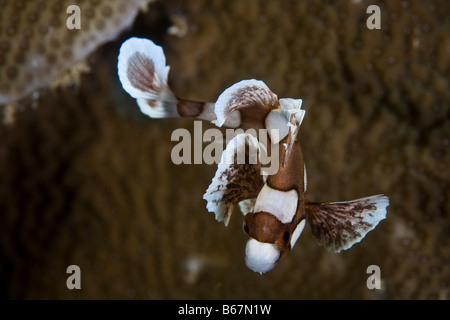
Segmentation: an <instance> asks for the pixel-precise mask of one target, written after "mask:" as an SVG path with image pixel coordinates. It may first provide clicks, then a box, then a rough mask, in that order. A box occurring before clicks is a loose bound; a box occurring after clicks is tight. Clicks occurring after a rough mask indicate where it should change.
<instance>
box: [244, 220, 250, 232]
mask: <svg viewBox="0 0 450 320" xmlns="http://www.w3.org/2000/svg"><path fill="white" fill-rule="evenodd" d="M244 232H245V233H247V234H249V232H248V225H247V222H245V221H244Z"/></svg>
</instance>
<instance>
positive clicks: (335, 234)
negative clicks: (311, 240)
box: [305, 195, 389, 252]
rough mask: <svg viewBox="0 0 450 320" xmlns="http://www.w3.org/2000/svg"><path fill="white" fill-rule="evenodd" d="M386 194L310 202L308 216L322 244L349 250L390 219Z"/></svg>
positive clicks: (306, 208) (337, 249)
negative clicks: (349, 199)
mask: <svg viewBox="0 0 450 320" xmlns="http://www.w3.org/2000/svg"><path fill="white" fill-rule="evenodd" d="M388 205H389V198H388V197H386V196H384V195H376V196H372V197H367V198H362V199H358V200H353V201H347V202H332V203H306V206H305V210H306V217H307V221H308V222H309V223H310V225H311V231H312V233H313V235H314V237H316V239H317V240H318V241H319V243H320V244H322V245H323V246H325V247H326V248H328V249H333V250H334V251H335V252H339V251H341V250H347V249H349V248H350V247H351V246H352V245H354V244H355V243H358V242H360V241H361V240H362V239H363V238H364V237H365V235H366V234H367V233H368V232H369V231H371V230H372V229H374V228H375V227H376V226H377V224H378V223H379V222H380V221H381V220H383V219H385V218H386V207H387V206H388Z"/></svg>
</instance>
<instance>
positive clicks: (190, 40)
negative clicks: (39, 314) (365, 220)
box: [0, 0, 450, 299]
mask: <svg viewBox="0 0 450 320" xmlns="http://www.w3.org/2000/svg"><path fill="white" fill-rule="evenodd" d="M0 2H1V1H0ZM375 3H376V4H378V5H379V6H380V9H381V19H382V21H381V29H380V30H369V29H368V28H367V27H366V19H367V17H368V16H369V15H368V14H367V13H366V8H367V6H368V5H369V4H374V3H373V1H370V2H368V1H364V0H361V1H324V0H322V1H319V0H317V1H250V0H240V1H226V0H217V1H206V0H190V1H183V2H179V1H165V2H163V3H157V4H152V5H150V7H149V11H148V12H147V13H145V14H141V15H140V16H139V17H138V19H137V21H136V22H135V24H134V27H133V28H132V29H131V30H129V31H127V33H126V34H124V35H122V36H121V37H120V38H119V39H117V40H116V41H115V42H113V43H111V44H108V45H106V46H103V47H101V48H100V49H99V50H97V52H96V53H95V54H94V55H92V56H91V58H90V59H89V64H90V67H91V70H92V71H91V73H90V74H87V75H83V76H82V78H81V83H80V86H79V87H69V88H61V89H57V90H49V91H45V92H43V93H42V94H41V95H40V97H39V98H38V99H37V100H36V101H34V102H33V103H32V104H29V105H25V106H23V108H22V109H21V111H19V112H18V113H17V114H16V115H15V122H14V124H12V125H2V126H1V127H0V172H1V176H2V179H1V182H0V212H1V215H0V276H1V278H0V279H1V280H0V286H1V293H2V296H4V297H7V298H231V299H241V298H275V299H283V298H287V299H320V298H331V299H333V298H338V299H342V298H344V299H380V298H386V299H405V298H407V299H418V298H421V299H448V298H449V297H450V250H449V247H450V202H449V200H448V199H449V198H450V185H449V183H450V168H449V166H450V90H449V88H450V78H449V74H450V36H449V34H448V30H450V20H449V16H450V3H449V2H448V1H446V0H441V1H439V0H434V1H419V0H416V1H412V0H411V1H406V0H405V1H385V2H382V1H375ZM173 23H175V24H176V25H177V27H178V29H179V30H181V31H183V32H181V31H180V32H179V33H176V34H178V36H177V35H170V34H168V33H167V32H166V30H167V28H168V27H170V25H171V24H173ZM172 30H173V29H172ZM172 33H173V32H172ZM130 36H144V37H148V38H151V39H153V40H155V41H156V42H157V43H159V44H162V45H163V47H164V48H165V51H166V53H167V60H168V63H169V64H170V65H171V67H172V68H171V73H170V82H171V84H172V85H173V88H174V91H175V93H176V94H177V95H179V96H182V97H184V98H190V99H199V100H215V99H216V98H217V96H218V95H219V94H220V93H221V92H222V91H223V90H224V89H225V88H227V87H228V86H229V85H231V84H232V83H234V82H236V81H238V80H241V79H246V78H258V79H261V80H263V81H265V82H266V84H267V85H268V86H269V87H270V88H271V89H272V90H273V91H274V92H275V93H277V94H278V96H279V97H292V98H303V106H304V108H305V109H306V110H307V112H306V117H305V119H304V121H303V124H302V127H301V131H300V142H301V144H302V149H303V152H304V158H305V162H306V167H307V172H308V192H307V197H308V198H310V199H311V200H314V201H343V200H350V199H355V198H358V197H363V196H368V195H372V194H378V193H384V194H386V195H388V196H389V197H390V200H391V205H390V206H389V207H388V215H387V219H386V220H384V221H382V222H381V223H380V225H379V226H378V227H377V228H376V229H375V230H374V231H372V232H371V233H369V234H368V235H367V236H366V238H365V239H364V240H363V241H362V242H361V243H360V244H357V245H355V246H354V247H352V248H351V249H350V250H348V251H345V252H343V253H340V254H334V253H332V252H328V251H326V250H325V249H324V248H323V247H320V246H318V245H317V243H316V241H315V240H314V239H313V238H312V236H311V232H310V229H309V227H306V228H305V230H304V231H303V234H302V235H301V237H300V239H299V241H298V242H297V244H296V247H295V248H294V249H293V251H292V252H291V253H290V254H289V255H288V256H287V257H286V258H285V259H284V261H282V262H281V263H280V265H279V266H277V267H276V268H275V269H274V270H273V271H272V272H270V273H268V274H266V275H263V276H260V275H259V274H256V273H254V272H252V271H250V270H249V269H247V268H246V267H245V264H244V246H245V240H246V237H245V235H244V233H243V231H242V215H240V214H239V213H238V210H236V211H235V213H234V215H233V216H232V218H231V221H230V225H229V226H228V227H227V228H225V227H224V226H223V224H219V223H217V222H216V221H215V220H214V216H213V214H210V213H207V211H206V208H205V207H206V203H205V201H204V200H202V195H203V193H204V191H205V190H206V188H207V187H208V185H209V183H210V181H211V178H212V177H213V176H214V171H215V169H216V168H215V166H208V165H180V166H176V165H174V164H172V162H171V159H170V152H171V149H172V147H173V146H174V145H175V144H176V142H172V141H171V139H170V137H171V133H172V131H173V130H174V129H176V128H180V127H183V128H187V129H188V130H191V131H193V123H192V121H190V120H186V119H183V120H170V119H164V120H153V119H149V118H146V117H145V116H142V115H141V114H140V113H139V111H138V109H137V106H136V104H135V102H134V101H133V100H132V99H131V98H130V97H129V96H127V94H126V93H125V92H124V91H123V90H122V88H121V86H120V83H119V82H118V79H117V69H116V63H117V60H116V59H117V54H118V49H119V46H120V44H121V43H122V42H123V41H124V40H125V39H126V38H127V37H130ZM48 50H52V49H51V48H48ZM8 57H9V56H8ZM2 72H3V71H2ZM207 127H208V125H206V124H204V128H205V129H206V128H207ZM71 264H76V265H78V266H80V268H81V272H82V288H81V290H68V289H67V287H66V279H67V276H68V275H67V274H66V268H67V266H69V265H71ZM370 265H378V266H379V267H380V270H381V280H382V288H381V289H380V290H369V289H368V288H367V286H366V280H367V278H368V276H369V275H368V274H367V273H366V270H367V267H368V266H370Z"/></svg>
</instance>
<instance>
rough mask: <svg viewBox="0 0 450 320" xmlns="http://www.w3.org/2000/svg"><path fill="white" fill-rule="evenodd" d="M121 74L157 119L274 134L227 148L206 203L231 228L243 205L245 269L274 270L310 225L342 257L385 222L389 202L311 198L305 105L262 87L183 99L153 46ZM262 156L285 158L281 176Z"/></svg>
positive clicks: (129, 49) (121, 65)
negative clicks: (241, 158)
mask: <svg viewBox="0 0 450 320" xmlns="http://www.w3.org/2000/svg"><path fill="white" fill-rule="evenodd" d="M118 70H119V78H120V81H121V82H122V85H123V88H124V89H125V90H126V91H127V92H128V93H129V94H130V95H131V96H132V97H134V98H136V99H137V103H138V105H139V107H140V108H141V111H142V112H143V113H145V114H147V115H148V116H150V117H153V118H163V117H193V118H197V119H201V120H206V121H211V122H212V123H214V124H216V125H217V126H219V127H226V128H241V129H243V130H248V129H255V130H256V129H266V130H267V133H268V137H269V142H270V143H268V142H267V143H265V144H264V143H262V142H261V141H262V140H261V139H259V138H258V136H255V135H254V134H252V133H248V132H244V133H242V132H241V133H239V134H236V135H235V136H234V138H233V139H232V140H231V141H229V142H228V143H227V146H226V149H225V150H224V151H223V153H222V157H221V161H220V163H219V164H218V169H217V172H216V175H215V176H214V178H213V180H212V182H211V184H210V186H209V188H208V189H207V190H206V193H205V195H204V196H203V198H204V199H205V200H206V201H207V209H208V210H209V211H210V212H213V213H214V214H215V217H216V220H218V221H223V222H224V223H225V225H227V224H228V222H229V219H230V216H231V214H232V211H233V208H234V207H235V205H236V204H238V205H239V207H240V209H241V211H242V213H243V214H244V216H245V217H244V231H245V233H246V234H248V236H249V240H248V242H247V245H246V249H245V263H246V265H247V267H249V268H250V269H251V270H253V271H255V272H259V273H264V272H267V271H270V270H272V269H273V268H274V267H275V266H276V264H277V263H278V262H279V261H281V260H282V259H283V258H284V256H285V255H286V253H287V252H289V251H290V250H291V249H292V247H293V246H294V245H295V243H296V242H297V240H298V238H299V236H300V234H301V233H302V231H303V228H304V227H305V224H306V222H308V223H309V224H310V226H311V231H312V234H313V235H314V237H315V238H316V239H317V240H318V241H319V243H320V244H322V245H324V246H325V247H327V248H329V249H332V250H334V251H335V252H339V251H341V250H346V249H349V248H350V247H351V246H352V245H353V244H355V243H358V242H360V241H361V240H362V239H363V238H364V237H365V235H366V234H367V233H368V232H369V231H370V230H372V229H373V228H375V227H376V226H377V224H378V223H379V222H380V221H381V220H383V219H385V217H386V208H387V206H388V205H389V198H388V197H386V196H384V195H376V196H371V197H367V198H362V199H358V200H353V201H346V202H329V203H321V202H312V201H310V200H309V199H307V198H306V197H305V192H306V187H307V179H306V167H305V163H304V160H303V155H302V150H301V147H300V144H299V142H298V134H299V128H300V125H301V123H302V121H303V117H304V115H305V110H303V109H301V104H302V101H301V100H299V99H298V100H296V99H278V97H277V95H276V94H274V93H273V92H272V91H271V90H270V89H269V88H268V87H267V86H266V85H265V84H264V82H262V81H258V80H243V81H240V82H238V83H236V84H234V85H233V86H231V87H230V88H228V89H226V90H225V91H224V92H223V93H222V94H221V95H220V96H219V98H218V100H217V101H216V103H206V102H195V101H188V100H184V99H180V98H177V97H176V96H175V95H174V94H173V93H172V91H171V90H170V88H169V86H168V84H167V78H168V71H169V67H168V66H166V62H165V56H164V53H163V50H162V49H161V47H159V46H157V45H155V44H154V43H153V42H152V41H150V40H146V39H138V38H131V39H129V40H127V41H126V42H125V43H124V44H123V45H122V47H121V49H120V54H119V62H118ZM251 147H253V149H256V150H258V152H257V157H256V159H257V161H256V162H253V163H248V162H244V163H239V162H237V161H235V160H236V158H237V157H238V155H239V154H244V155H245V159H248V158H249V157H250V154H249V153H250V152H249V150H251V149H252V148H251ZM262 150H266V151H267V150H269V151H268V152H270V153H273V152H278V153H279V162H278V170H277V171H276V173H273V174H264V171H263V170H261V169H262V163H261V161H260V160H261V158H260V155H261V152H262Z"/></svg>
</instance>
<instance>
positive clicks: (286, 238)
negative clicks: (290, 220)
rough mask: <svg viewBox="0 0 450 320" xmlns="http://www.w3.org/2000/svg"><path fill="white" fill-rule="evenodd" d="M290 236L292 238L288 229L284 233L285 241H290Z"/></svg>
mask: <svg viewBox="0 0 450 320" xmlns="http://www.w3.org/2000/svg"><path fill="white" fill-rule="evenodd" d="M289 238H290V234H289V231H286V232H285V233H284V234H283V241H284V243H288V242H289Z"/></svg>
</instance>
